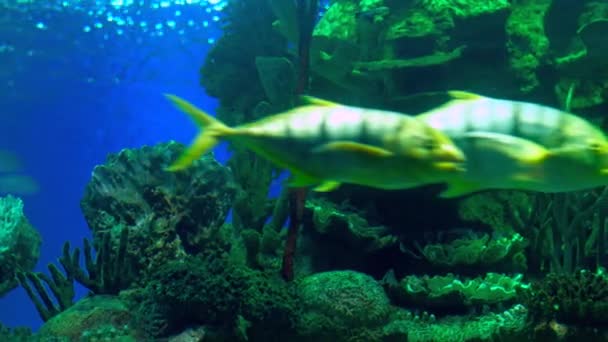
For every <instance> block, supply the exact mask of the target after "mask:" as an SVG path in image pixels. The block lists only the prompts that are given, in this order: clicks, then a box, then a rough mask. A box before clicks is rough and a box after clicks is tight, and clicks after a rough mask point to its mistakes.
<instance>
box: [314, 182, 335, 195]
mask: <svg viewBox="0 0 608 342" xmlns="http://www.w3.org/2000/svg"><path fill="white" fill-rule="evenodd" d="M340 185H341V184H340V182H336V181H324V182H322V183H321V184H319V185H318V186H316V187H315V188H313V189H312V190H313V191H316V192H331V191H334V190H336V189H337V188H338V187H340Z"/></svg>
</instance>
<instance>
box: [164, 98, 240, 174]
mask: <svg viewBox="0 0 608 342" xmlns="http://www.w3.org/2000/svg"><path fill="white" fill-rule="evenodd" d="M165 97H166V98H167V99H168V100H169V101H171V103H173V105H174V106H175V107H176V108H177V109H179V110H181V111H182V112H184V113H186V114H188V116H190V118H191V119H192V120H194V122H195V123H196V124H197V125H198V126H199V127H201V129H203V130H202V131H201V132H200V133H199V134H198V136H197V137H196V138H195V139H194V141H193V142H192V143H191V144H190V146H189V147H188V148H187V149H186V150H185V151H184V152H183V153H182V154H181V155H180V156H179V157H178V158H177V160H176V161H174V162H173V163H172V164H171V165H170V166H169V167H167V170H168V171H177V170H182V169H185V168H187V167H188V166H190V165H191V164H192V163H193V162H194V161H195V160H197V159H198V158H199V157H200V156H202V155H203V154H205V153H206V152H207V151H209V150H210V149H212V148H213V147H214V146H215V145H216V144H217V143H218V142H219V140H220V139H221V138H222V137H223V136H225V135H227V134H229V133H230V132H231V131H233V130H232V129H231V128H230V127H228V126H226V125H224V124H223V123H222V122H221V121H219V120H217V119H216V118H214V117H213V116H211V115H209V114H207V113H205V112H204V111H203V110H201V109H199V108H197V107H196V106H194V105H193V104H191V103H190V102H188V101H186V100H184V99H182V98H180V97H178V96H175V95H171V94H165Z"/></svg>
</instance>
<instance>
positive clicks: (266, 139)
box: [167, 95, 464, 191]
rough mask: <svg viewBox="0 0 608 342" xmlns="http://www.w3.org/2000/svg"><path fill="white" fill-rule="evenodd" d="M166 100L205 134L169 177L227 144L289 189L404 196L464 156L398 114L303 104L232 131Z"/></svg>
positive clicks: (181, 103)
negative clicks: (352, 187) (286, 178)
mask: <svg viewBox="0 0 608 342" xmlns="http://www.w3.org/2000/svg"><path fill="white" fill-rule="evenodd" d="M167 97H168V99H169V100H170V101H171V102H173V104H174V105H175V106H176V107H177V108H178V109H180V110H181V111H183V112H185V113H186V114H188V115H189V116H190V117H192V118H193V119H194V121H195V122H196V123H197V124H198V125H199V126H200V127H201V128H202V129H203V130H202V132H201V133H200V134H199V135H198V136H197V137H196V139H195V140H194V142H193V143H192V145H191V146H190V147H189V148H188V149H187V150H186V152H185V153H184V154H183V155H182V156H181V157H179V159H178V160H177V161H175V163H174V164H173V165H172V166H170V167H169V170H179V169H183V168H185V167H187V166H188V165H190V164H191V163H192V162H193V161H194V160H196V159H197V158H199V157H200V156H201V155H202V154H203V153H205V152H206V151H208V150H209V149H211V148H213V147H214V146H215V145H216V144H217V143H218V142H219V141H220V140H224V139H225V140H228V141H231V142H234V143H238V144H240V145H242V146H244V147H246V148H248V149H251V150H252V151H254V152H256V153H257V154H259V155H261V156H263V157H265V158H267V159H268V160H270V161H271V162H273V163H275V164H276V165H278V166H279V167H282V168H285V169H288V170H289V171H290V172H291V174H292V176H293V179H292V180H291V183H290V185H291V186H316V188H315V189H316V190H318V191H329V190H332V189H334V188H335V187H337V186H338V185H339V184H340V183H352V184H359V185H365V186H370V187H375V188H381V189H404V188H411V187H415V186H419V185H424V184H430V183H438V182H442V181H443V180H444V179H445V178H446V175H449V174H451V173H457V172H462V170H461V168H460V166H459V165H460V164H461V163H462V162H463V161H464V156H463V154H462V152H461V151H460V150H459V149H458V148H456V147H455V146H454V144H453V143H452V141H451V140H450V139H449V138H447V137H446V136H445V134H443V133H441V132H440V131H438V130H435V129H432V128H430V127H429V126H428V125H426V124H425V123H423V122H422V121H421V120H418V119H415V118H413V117H410V116H405V115H402V114H399V113H393V112H387V111H380V110H373V109H364V108H358V107H350V106H344V105H340V104H336V103H333V102H329V101H324V100H321V99H317V98H311V97H303V100H304V101H305V104H304V105H303V106H300V107H297V108H294V109H292V110H289V111H287V112H285V113H282V114H277V115H273V116H270V117H267V118H264V119H262V120H259V121H256V122H253V123H248V124H244V125H241V126H237V127H228V126H226V125H225V124H223V123H222V122H220V121H218V120H217V119H215V118H213V117H212V116H210V115H208V114H206V113H204V112H203V111H202V110H200V109H198V108H196V107H195V106H194V105H192V104H190V103H188V102H186V101H185V100H182V99H180V98H179V97H177V96H174V95H167Z"/></svg>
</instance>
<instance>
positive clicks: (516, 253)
mask: <svg viewBox="0 0 608 342" xmlns="http://www.w3.org/2000/svg"><path fill="white" fill-rule="evenodd" d="M526 246H527V242H526V240H525V239H524V238H523V237H522V236H521V235H519V234H518V233H513V234H511V235H510V236H502V237H501V236H495V237H490V235H488V234H483V235H481V236H475V235H473V236H468V237H463V238H458V239H455V240H453V241H451V242H449V243H438V244H435V243H430V244H427V245H424V246H423V247H418V250H419V252H420V257H421V258H423V259H425V260H427V261H428V262H430V263H431V264H433V265H435V266H444V267H454V266H465V267H466V266H473V267H485V268H487V267H493V268H495V269H497V268H499V267H501V266H502V267H504V268H507V269H511V270H525V269H526V255H525V254H524V249H525V247H526ZM412 253H413V252H412Z"/></svg>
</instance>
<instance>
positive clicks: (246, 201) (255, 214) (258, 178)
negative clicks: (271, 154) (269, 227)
mask: <svg viewBox="0 0 608 342" xmlns="http://www.w3.org/2000/svg"><path fill="white" fill-rule="evenodd" d="M228 166H229V167H230V169H231V170H232V172H233V175H234V181H235V184H236V185H238V187H239V190H240V191H238V192H237V195H236V196H235V200H234V205H233V223H234V225H235V227H236V228H238V229H254V230H256V231H261V230H262V227H263V226H264V223H265V221H266V220H267V219H268V217H269V216H270V214H271V213H272V209H273V206H274V201H272V200H271V199H269V198H268V190H269V189H270V184H271V183H272V181H273V180H274V178H275V177H276V175H277V174H278V172H277V170H276V168H275V166H273V165H272V164H271V163H270V162H268V161H267V160H264V159H263V158H260V157H259V156H256V155H255V153H253V152H251V151H246V150H243V149H240V148H238V147H237V149H236V151H235V152H234V153H233V154H232V156H231V158H230V160H229V161H228Z"/></svg>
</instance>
